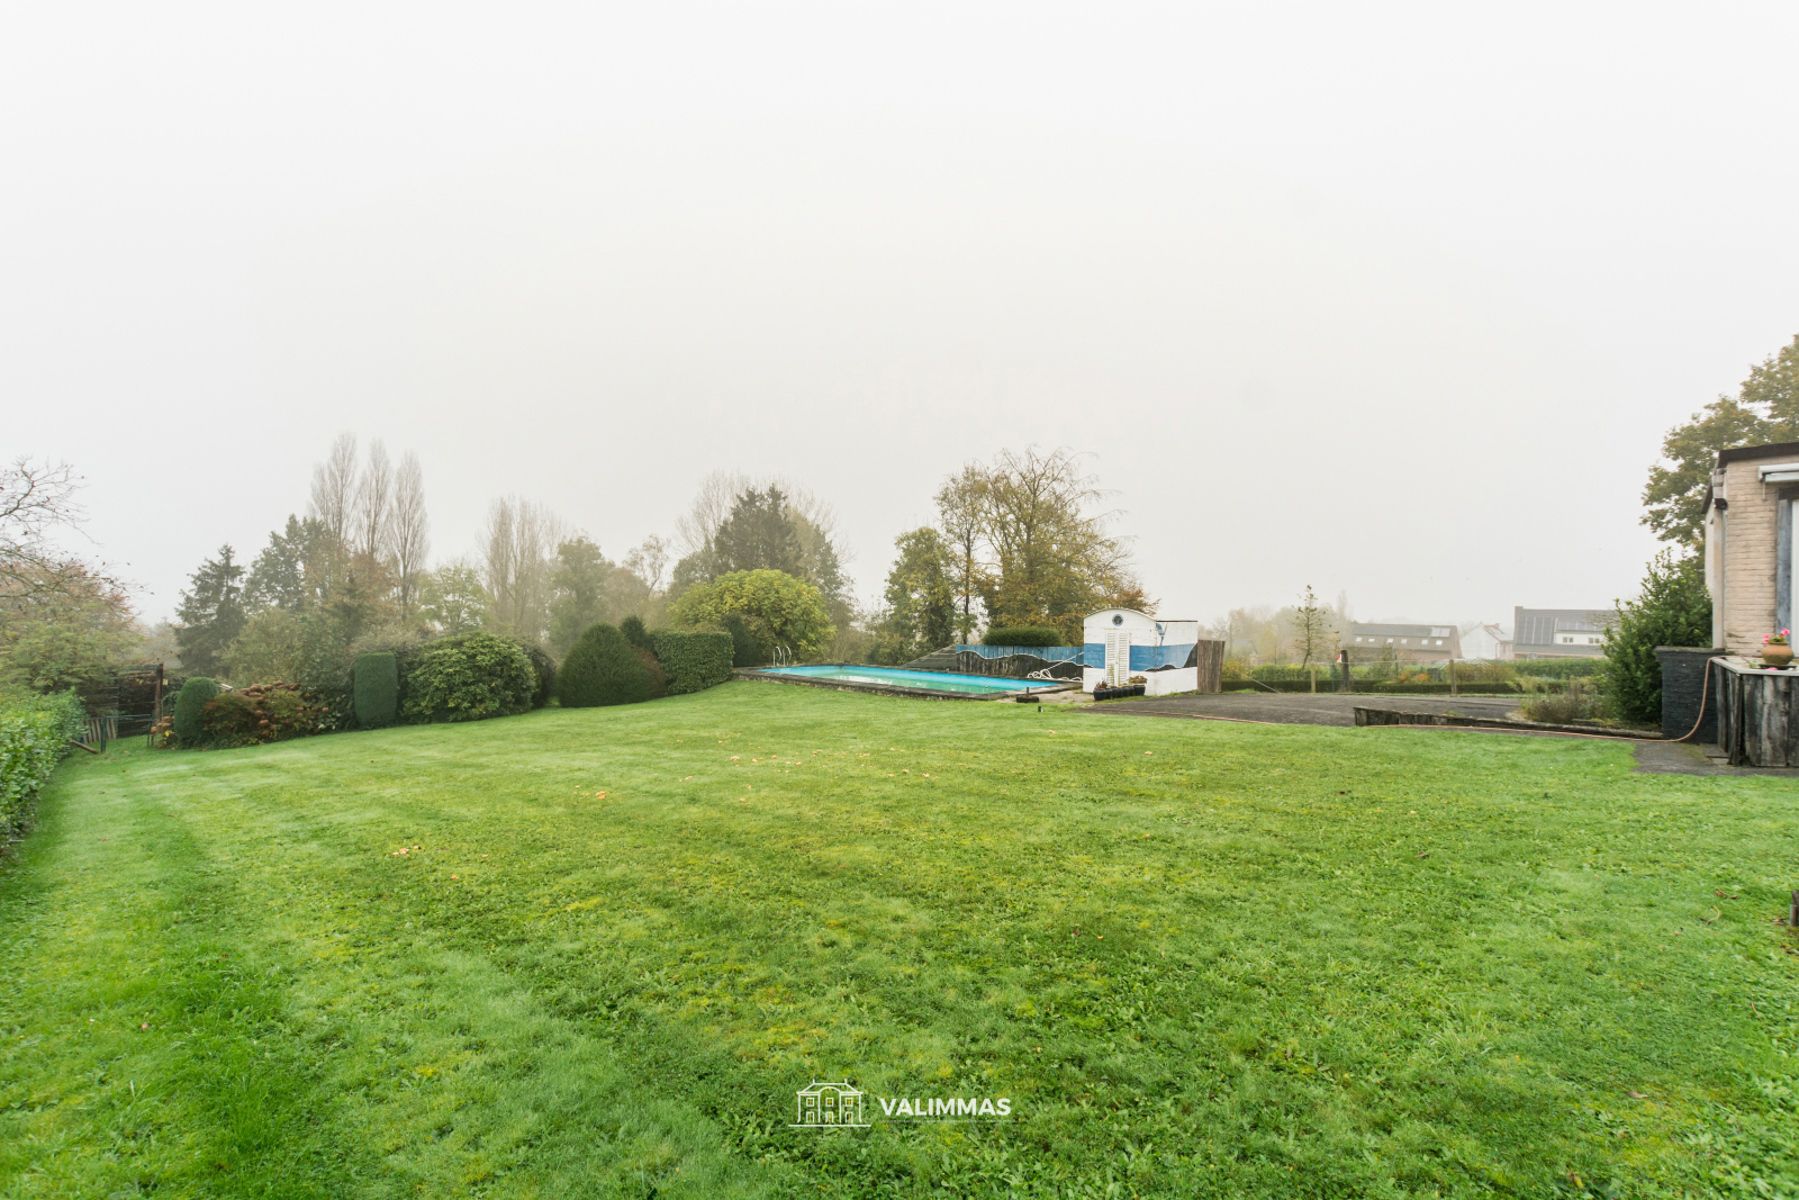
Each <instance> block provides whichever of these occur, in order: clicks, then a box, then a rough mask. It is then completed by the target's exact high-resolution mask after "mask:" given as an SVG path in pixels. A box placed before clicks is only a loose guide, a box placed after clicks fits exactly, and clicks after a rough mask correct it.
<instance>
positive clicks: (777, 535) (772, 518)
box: [712, 484, 802, 576]
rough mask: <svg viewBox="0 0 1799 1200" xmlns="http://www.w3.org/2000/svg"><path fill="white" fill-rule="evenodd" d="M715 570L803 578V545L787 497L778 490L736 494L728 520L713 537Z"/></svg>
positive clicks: (756, 489)
mask: <svg viewBox="0 0 1799 1200" xmlns="http://www.w3.org/2000/svg"><path fill="white" fill-rule="evenodd" d="M712 547H713V554H714V560H715V569H716V570H717V571H718V573H719V574H721V575H722V574H728V573H729V572H732V571H755V570H770V571H784V572H786V573H787V574H789V575H796V576H797V575H800V574H801V573H802V565H801V562H800V541H799V535H798V532H797V530H796V529H795V527H794V514H793V512H792V511H791V510H790V509H789V508H788V506H787V494H786V493H785V492H783V491H782V490H781V489H780V487H779V486H777V485H774V484H770V485H769V486H768V487H766V488H746V489H744V490H743V491H741V492H739V493H738V494H737V498H736V499H735V500H734V501H733V502H732V504H731V512H730V515H729V516H727V517H726V518H725V519H724V521H723V523H721V524H720V525H719V527H718V530H717V531H716V532H715V533H714V534H713V535H712Z"/></svg>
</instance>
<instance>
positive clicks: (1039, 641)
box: [981, 625, 1064, 646]
mask: <svg viewBox="0 0 1799 1200" xmlns="http://www.w3.org/2000/svg"><path fill="white" fill-rule="evenodd" d="M981 644H982V645H983V646H1060V645H1063V644H1064V639H1063V637H1062V631H1061V630H1059V629H1052V628H1051V627H1049V626H1048V625H995V626H994V627H993V628H991V629H989V630H988V631H987V632H986V634H985V635H984V636H983V637H982V638H981Z"/></svg>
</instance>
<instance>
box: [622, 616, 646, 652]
mask: <svg viewBox="0 0 1799 1200" xmlns="http://www.w3.org/2000/svg"><path fill="white" fill-rule="evenodd" d="M618 631H619V632H620V633H622V634H624V635H625V640H626V641H627V642H630V643H631V644H632V645H633V646H636V647H637V648H638V649H639V650H651V649H653V648H652V647H651V645H650V631H649V630H647V629H645V628H644V627H643V618H642V617H637V616H630V617H626V618H625V619H624V620H622V621H620V622H619V623H618Z"/></svg>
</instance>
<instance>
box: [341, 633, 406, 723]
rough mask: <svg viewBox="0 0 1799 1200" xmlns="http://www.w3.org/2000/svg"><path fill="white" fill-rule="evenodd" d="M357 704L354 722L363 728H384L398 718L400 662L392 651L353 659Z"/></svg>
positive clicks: (354, 692)
mask: <svg viewBox="0 0 1799 1200" xmlns="http://www.w3.org/2000/svg"><path fill="white" fill-rule="evenodd" d="M351 691H352V693H353V694H354V696H355V702H356V723H357V724H358V725H360V726H362V728H364V729H383V728H385V727H387V726H389V725H392V724H393V723H394V722H395V721H397V720H399V719H400V660H399V656H398V655H396V654H395V653H394V652H393V651H392V650H381V651H377V652H375V653H373V654H360V655H358V656H357V657H356V668H355V672H354V673H353V674H352V676H351Z"/></svg>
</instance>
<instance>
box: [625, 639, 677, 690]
mask: <svg viewBox="0 0 1799 1200" xmlns="http://www.w3.org/2000/svg"><path fill="white" fill-rule="evenodd" d="M631 652H632V653H633V654H635V655H637V661H638V662H639V663H640V664H642V666H643V677H644V680H645V681H646V682H647V683H648V684H649V689H650V699H652V700H660V699H662V697H664V696H666V695H668V672H667V671H665V670H663V669H662V662H661V660H659V659H658V658H657V657H656V652H655V651H654V650H645V649H643V648H642V647H640V646H633V647H631Z"/></svg>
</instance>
